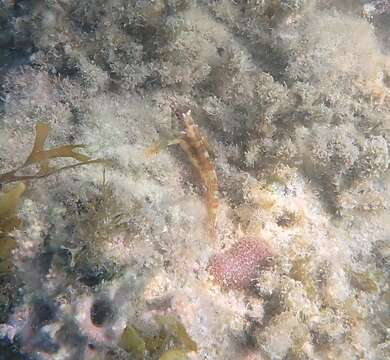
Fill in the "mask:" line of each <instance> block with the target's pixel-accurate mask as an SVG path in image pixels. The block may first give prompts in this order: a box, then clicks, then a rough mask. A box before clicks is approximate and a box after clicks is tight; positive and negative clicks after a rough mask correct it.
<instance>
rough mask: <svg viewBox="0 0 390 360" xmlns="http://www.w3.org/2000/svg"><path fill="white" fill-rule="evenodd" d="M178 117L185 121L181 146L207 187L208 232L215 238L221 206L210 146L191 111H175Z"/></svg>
mask: <svg viewBox="0 0 390 360" xmlns="http://www.w3.org/2000/svg"><path fill="white" fill-rule="evenodd" d="M175 114H176V117H177V118H178V119H179V120H181V121H183V123H184V127H185V131H184V135H183V136H182V137H181V138H180V142H179V145H180V147H181V148H182V149H183V151H184V152H185V153H186V155H187V156H188V158H189V160H190V161H191V163H192V165H193V166H194V168H195V169H196V170H197V172H198V174H199V176H200V178H201V179H202V182H203V185H204V187H205V192H206V193H205V198H206V208H207V224H208V225H207V230H208V235H209V237H210V238H214V237H215V226H216V220H217V211H218V206H219V190H218V178H217V173H216V172H215V166H214V163H213V161H212V159H211V157H210V152H209V145H208V143H207V140H206V139H205V137H204V136H203V135H202V134H201V132H200V130H199V128H198V125H197V124H195V122H194V119H193V118H192V115H191V110H187V111H179V110H176V111H175Z"/></svg>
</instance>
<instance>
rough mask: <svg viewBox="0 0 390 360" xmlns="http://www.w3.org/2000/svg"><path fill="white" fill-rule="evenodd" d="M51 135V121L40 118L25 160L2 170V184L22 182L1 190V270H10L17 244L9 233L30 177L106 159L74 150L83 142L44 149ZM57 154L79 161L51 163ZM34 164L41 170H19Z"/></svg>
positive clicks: (16, 219)
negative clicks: (61, 165)
mask: <svg viewBox="0 0 390 360" xmlns="http://www.w3.org/2000/svg"><path fill="white" fill-rule="evenodd" d="M48 135H49V125H48V124H46V123H43V122H37V124H36V134H35V141H34V145H33V148H32V150H31V153H30V154H29V156H28V157H27V159H26V161H25V162H24V163H23V164H22V165H21V166H19V167H18V168H16V169H14V170H12V171H9V172H5V173H2V174H0V184H1V186H2V187H3V186H4V185H5V184H7V183H12V182H19V183H18V184H17V185H15V186H14V187H12V188H10V189H9V190H7V191H6V192H3V193H0V249H1V250H0V254H1V256H0V259H1V262H0V269H1V270H0V272H1V273H3V272H4V271H5V270H6V269H7V270H8V271H9V270H10V263H9V259H10V256H11V250H12V249H13V248H14V247H15V242H14V240H13V239H12V237H11V236H10V235H9V234H10V233H11V231H13V230H15V228H16V227H17V226H18V225H19V221H20V220H19V219H18V217H17V209H18V206H19V204H20V202H21V197H22V195H23V193H24V192H25V191H26V188H27V183H28V181H30V180H33V179H39V178H43V177H47V176H50V175H53V174H55V173H57V172H60V171H63V170H67V169H72V168H75V167H77V166H81V165H87V164H93V163H102V162H103V160H91V159H90V158H89V157H88V156H86V155H82V154H80V153H77V152H75V151H74V150H75V149H76V148H80V147H84V146H83V145H64V146H60V147H56V148H52V149H50V150H44V146H45V142H46V139H47V136H48ZM56 158H73V159H75V160H77V161H78V162H77V163H76V164H72V165H66V166H63V167H54V166H50V164H49V161H50V160H52V159H56ZM31 165H37V166H38V171H37V172H36V173H35V174H32V175H28V174H27V175H23V174H20V172H21V171H22V170H24V169H25V168H28V167H29V166H31Z"/></svg>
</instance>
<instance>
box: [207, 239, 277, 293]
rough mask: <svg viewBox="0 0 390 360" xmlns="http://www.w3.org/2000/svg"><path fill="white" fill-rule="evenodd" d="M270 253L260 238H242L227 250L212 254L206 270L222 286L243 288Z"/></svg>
mask: <svg viewBox="0 0 390 360" xmlns="http://www.w3.org/2000/svg"><path fill="white" fill-rule="evenodd" d="M270 255H271V252H270V251H269V249H268V247H267V245H266V244H265V243H264V242H263V241H262V240H260V239H256V238H250V237H248V238H242V239H240V240H239V241H238V242H236V243H235V244H233V246H232V247H231V248H230V249H228V250H227V251H225V252H223V253H220V254H217V255H214V256H213V257H212V258H211V260H210V264H209V269H208V270H209V272H210V274H211V275H212V276H213V278H214V280H215V282H216V283H218V284H220V285H221V286H223V287H224V288H227V289H236V290H240V289H245V288H248V286H249V285H250V283H251V281H252V280H253V279H254V278H255V277H256V273H257V272H258V270H259V269H260V268H261V267H262V266H264V265H265V263H266V262H267V259H268V258H269V256H270Z"/></svg>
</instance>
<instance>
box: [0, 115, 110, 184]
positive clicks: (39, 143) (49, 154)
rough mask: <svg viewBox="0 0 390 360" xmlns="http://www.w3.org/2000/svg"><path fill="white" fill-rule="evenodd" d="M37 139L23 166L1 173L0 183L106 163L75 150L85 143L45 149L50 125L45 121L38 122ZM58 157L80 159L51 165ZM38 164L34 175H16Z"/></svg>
mask: <svg viewBox="0 0 390 360" xmlns="http://www.w3.org/2000/svg"><path fill="white" fill-rule="evenodd" d="M35 130H36V134H35V141H34V145H33V148H32V150H31V153H30V155H29V156H28V157H27V160H26V161H25V162H24V163H23V165H22V166H20V167H18V168H17V169H14V170H12V171H9V172H7V173H4V174H1V175H0V183H10V182H14V181H25V180H32V179H39V178H42V177H46V176H49V175H52V174H55V173H57V172H60V171H62V170H67V169H72V168H75V167H78V166H81V165H88V164H94V163H105V162H106V160H103V159H91V158H90V157H89V156H87V155H83V154H80V153H78V152H76V151H75V149H78V148H84V147H85V145H82V144H79V145H62V146H58V147H55V148H52V149H48V150H44V146H45V142H46V139H47V137H48V135H49V130H50V128H49V125H48V124H46V123H44V122H37V124H36V127H35ZM56 158H72V159H75V160H77V161H78V163H76V164H72V165H66V166H63V167H51V166H50V163H49V162H50V160H51V159H56ZM32 164H36V165H38V166H39V171H38V172H37V173H35V174H34V175H16V173H17V172H18V171H20V170H22V169H24V168H26V167H27V166H29V165H32Z"/></svg>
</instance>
